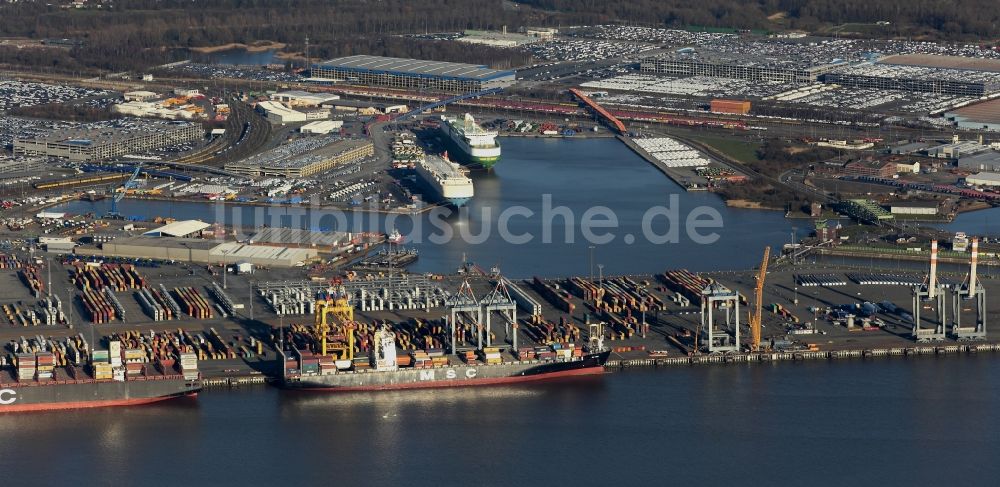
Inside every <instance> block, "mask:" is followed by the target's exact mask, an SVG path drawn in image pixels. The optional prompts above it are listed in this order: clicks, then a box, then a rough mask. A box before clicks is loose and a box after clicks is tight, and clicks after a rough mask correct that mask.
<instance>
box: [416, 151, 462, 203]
mask: <svg viewBox="0 0 1000 487" xmlns="http://www.w3.org/2000/svg"><path fill="white" fill-rule="evenodd" d="M416 171H417V176H418V178H419V179H420V182H421V183H422V185H423V186H424V187H426V188H428V189H429V190H430V191H431V193H432V194H431V195H430V196H432V197H433V198H435V199H437V200H439V201H441V202H444V203H447V204H449V205H452V206H454V207H456V208H459V207H461V206H463V205H465V204H466V203H468V202H469V200H470V199H472V195H473V187H472V179H469V175H468V174H467V173H466V171H465V169H463V168H462V166H459V165H458V164H455V163H454V162H451V161H449V160H447V159H443V158H441V157H438V156H432V155H428V156H427V157H426V158H424V160H422V161H418V162H417V165H416Z"/></svg>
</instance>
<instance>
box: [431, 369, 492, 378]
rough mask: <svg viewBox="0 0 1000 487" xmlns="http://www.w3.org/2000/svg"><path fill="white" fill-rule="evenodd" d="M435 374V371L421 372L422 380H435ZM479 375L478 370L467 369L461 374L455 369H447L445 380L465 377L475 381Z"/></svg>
mask: <svg viewBox="0 0 1000 487" xmlns="http://www.w3.org/2000/svg"><path fill="white" fill-rule="evenodd" d="M435 372H436V371H435V370H421V371H420V380H435V378H436V375H435ZM477 373H478V372H476V369H471V368H470V369H465V372H464V373H461V374H460V373H459V372H458V371H457V370H455V369H447V370H445V371H444V379H445V380H453V379H458V378H459V377H460V376H465V378H466V379H474V378H475V377H476V374H477Z"/></svg>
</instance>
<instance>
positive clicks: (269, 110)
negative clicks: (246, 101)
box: [257, 101, 330, 125]
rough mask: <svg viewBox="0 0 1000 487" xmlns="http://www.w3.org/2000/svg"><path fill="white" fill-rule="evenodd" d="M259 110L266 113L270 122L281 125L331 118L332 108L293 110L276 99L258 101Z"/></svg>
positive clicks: (265, 116) (265, 115) (263, 113)
mask: <svg viewBox="0 0 1000 487" xmlns="http://www.w3.org/2000/svg"><path fill="white" fill-rule="evenodd" d="M257 111H258V112H260V113H261V114H262V115H264V118H266V119H267V121H268V122H271V123H276V124H281V125H284V124H286V123H296V122H307V121H310V120H324V119H327V118H330V110H327V109H318V110H308V111H300V110H293V109H291V108H288V107H286V106H285V105H283V104H281V103H280V102H276V101H262V102H259V103H257Z"/></svg>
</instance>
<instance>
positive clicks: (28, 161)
mask: <svg viewBox="0 0 1000 487" xmlns="http://www.w3.org/2000/svg"><path fill="white" fill-rule="evenodd" d="M43 169H46V166H45V159H44V158H41V157H6V156H0V174H5V175H9V174H17V173H25V172H35V171H41V170H43Z"/></svg>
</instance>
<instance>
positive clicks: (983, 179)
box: [965, 172, 1000, 186]
mask: <svg viewBox="0 0 1000 487" xmlns="http://www.w3.org/2000/svg"><path fill="white" fill-rule="evenodd" d="M965 184H968V185H970V186H1000V173H995V172H980V173H976V174H973V175H970V176H966V177H965Z"/></svg>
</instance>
